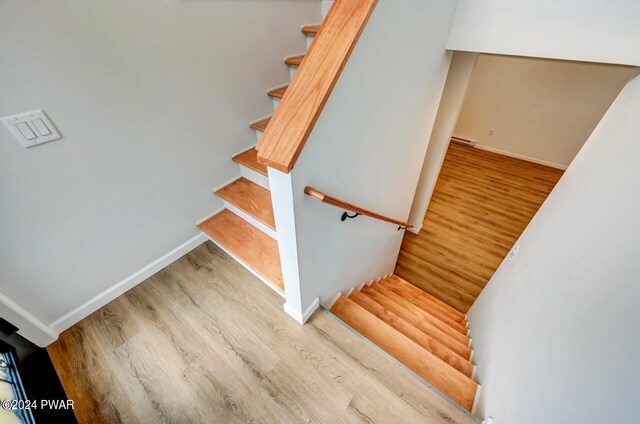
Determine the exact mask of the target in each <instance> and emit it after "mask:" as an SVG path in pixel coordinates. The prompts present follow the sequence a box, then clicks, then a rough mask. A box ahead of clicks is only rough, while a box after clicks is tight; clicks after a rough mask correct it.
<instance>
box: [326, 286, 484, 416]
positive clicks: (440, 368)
mask: <svg viewBox="0 0 640 424" xmlns="http://www.w3.org/2000/svg"><path fill="white" fill-rule="evenodd" d="M331 312H333V313H334V314H335V315H336V316H338V318H340V319H342V320H343V321H344V322H346V323H347V324H349V325H350V326H351V327H352V328H353V329H355V330H356V331H358V332H359V333H360V334H362V335H363V336H365V337H366V338H368V339H369V340H371V341H372V342H373V343H375V344H376V345H378V346H379V347H380V348H381V349H383V350H384V351H386V352H387V353H388V354H390V355H391V356H393V357H394V358H395V359H397V360H398V361H400V362H401V363H402V364H404V365H405V366H406V367H407V368H409V369H411V370H412V371H413V372H415V373H416V374H418V375H419V376H421V377H422V378H424V379H425V380H427V381H428V382H429V383H431V384H432V385H433V386H434V387H436V388H437V389H438V390H440V391H441V392H442V393H444V394H445V395H447V396H449V397H450V398H451V399H453V400H454V401H455V402H457V403H458V404H459V405H460V406H462V407H463V408H465V409H466V410H468V411H471V408H472V407H473V401H474V399H475V395H476V391H477V388H478V384H477V383H476V382H475V381H473V380H472V379H471V378H469V377H467V376H466V375H464V374H462V373H461V372H459V371H458V370H456V369H455V368H453V367H451V366H450V365H449V364H447V363H446V362H444V361H442V360H441V359H440V358H438V357H437V356H435V355H434V354H432V353H431V352H429V351H428V350H426V349H425V348H423V347H422V346H420V345H419V344H417V343H416V342H414V341H413V340H411V339H410V338H408V337H407V336H405V335H403V334H402V333H400V332H399V331H397V330H395V329H394V328H393V327H391V326H390V325H388V324H387V323H385V322H384V321H382V320H380V319H379V318H377V317H376V316H374V315H373V314H371V313H370V312H368V311H367V310H366V309H364V308H363V307H361V306H359V305H358V304H357V303H355V302H354V301H352V300H350V299H348V298H346V297H344V296H340V298H338V300H337V301H336V303H335V304H334V305H333V307H332V308H331Z"/></svg>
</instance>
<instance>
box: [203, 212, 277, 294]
mask: <svg viewBox="0 0 640 424" xmlns="http://www.w3.org/2000/svg"><path fill="white" fill-rule="evenodd" d="M198 227H199V228H200V230H202V232H204V233H205V234H207V235H208V236H209V237H211V239H213V240H214V241H215V242H216V243H218V244H220V245H221V246H222V247H224V248H225V249H226V250H227V251H228V252H230V253H231V254H232V255H233V256H235V257H236V258H238V260H240V261H242V262H243V263H244V264H245V265H247V266H248V267H249V268H251V269H252V270H253V271H255V272H256V274H258V275H260V276H262V277H263V278H264V279H265V280H267V281H269V282H270V283H271V284H273V285H274V286H276V287H278V288H279V289H280V290H281V291H284V283H283V280H282V268H281V266H280V253H279V252H278V242H277V241H275V240H274V239H272V238H271V237H269V236H268V235H266V234H265V233H263V232H262V231H260V230H258V229H257V228H256V227H254V226H253V225H251V224H249V223H248V222H247V221H245V220H243V219H242V218H240V217H239V216H237V215H236V214H234V213H233V212H231V211H230V210H228V209H225V210H223V211H222V212H220V213H219V214H216V215H215V216H214V217H212V218H210V219H208V220H207V221H205V222H203V223H202V224H200V225H199V226H198Z"/></svg>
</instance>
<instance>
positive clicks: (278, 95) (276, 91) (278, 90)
mask: <svg viewBox="0 0 640 424" xmlns="http://www.w3.org/2000/svg"><path fill="white" fill-rule="evenodd" d="M288 87H289V86H288V85H285V86H284V87H280V88H276V89H273V90H270V91H269V92H268V93H267V94H268V95H269V97H275V98H276V99H281V98H282V97H283V96H284V93H285V92H286V91H287V88H288Z"/></svg>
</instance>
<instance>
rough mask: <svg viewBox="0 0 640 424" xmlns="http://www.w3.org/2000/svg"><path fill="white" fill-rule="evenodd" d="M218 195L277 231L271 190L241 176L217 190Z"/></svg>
mask: <svg viewBox="0 0 640 424" xmlns="http://www.w3.org/2000/svg"><path fill="white" fill-rule="evenodd" d="M215 194H216V196H218V197H220V198H221V199H223V200H225V201H227V202H229V203H231V204H232V205H233V206H235V207H237V208H238V209H240V210H241V211H243V212H245V213H247V214H249V215H250V216H252V217H253V218H255V219H257V220H258V221H260V222H261V223H263V224H264V225H266V226H267V227H269V228H271V229H272V230H274V231H275V229H276V221H275V218H274V217H273V205H272V204H271V192H269V190H267V189H266V188H263V187H260V186H259V185H258V184H256V183H253V182H251V181H249V180H247V179H246V178H240V179H238V180H236V181H234V182H232V183H231V184H228V185H226V186H224V187H223V188H221V189H220V190H218V191H216V192H215Z"/></svg>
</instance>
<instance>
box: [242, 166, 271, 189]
mask: <svg viewBox="0 0 640 424" xmlns="http://www.w3.org/2000/svg"><path fill="white" fill-rule="evenodd" d="M240 175H242V176H243V177H244V178H246V179H247V180H249V181H251V182H252V183H256V184H258V185H259V186H260V187H262V188H266V189H267V190H269V177H266V176H264V175H262V174H260V173H259V172H256V171H254V170H253V169H250V168H247V167H246V166H242V165H240Z"/></svg>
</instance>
